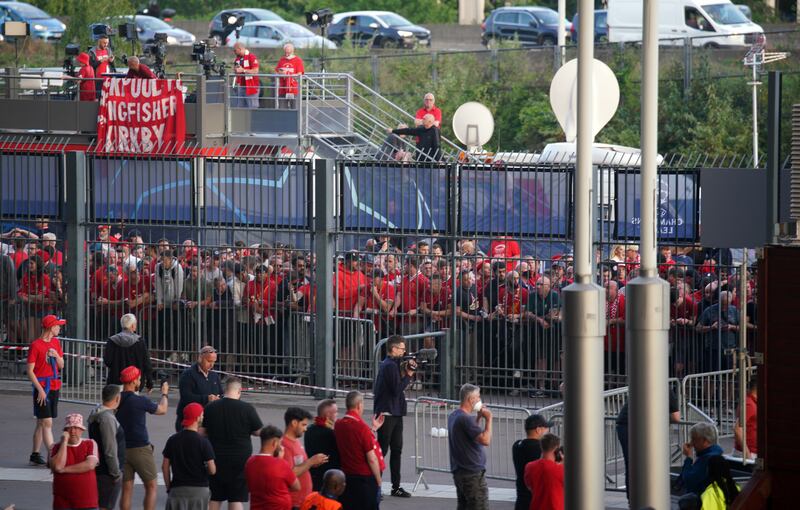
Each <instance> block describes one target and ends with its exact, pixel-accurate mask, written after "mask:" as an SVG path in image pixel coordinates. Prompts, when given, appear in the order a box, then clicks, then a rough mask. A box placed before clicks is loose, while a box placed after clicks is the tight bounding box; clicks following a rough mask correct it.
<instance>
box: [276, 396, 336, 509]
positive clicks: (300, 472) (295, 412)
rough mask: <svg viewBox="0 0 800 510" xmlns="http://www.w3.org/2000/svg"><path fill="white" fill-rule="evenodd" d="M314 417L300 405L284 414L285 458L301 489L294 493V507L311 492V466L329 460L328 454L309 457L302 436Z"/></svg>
mask: <svg viewBox="0 0 800 510" xmlns="http://www.w3.org/2000/svg"><path fill="white" fill-rule="evenodd" d="M311 418H313V416H311V413H309V412H308V411H306V410H305V409H302V408H300V407H290V408H288V409H287V410H286V412H285V413H284V415H283V421H284V423H285V424H286V430H285V431H284V433H283V438H282V439H281V447H283V452H284V453H283V460H285V461H286V462H287V464H289V467H290V468H291V469H292V472H293V473H294V475H295V476H296V477H297V479H298V480H299V481H300V490H299V491H297V492H293V493H292V508H300V506H301V505H302V504H303V501H304V500H305V499H306V496H308V495H309V494H311V490H312V483H311V473H310V472H309V470H310V469H311V468H314V467H317V466H320V465H322V464H325V463H326V462H328V456H327V455H325V454H324V453H318V454H316V455H314V456H313V457H311V458H310V459H309V458H308V455H306V451H305V449H304V448H303V445H302V444H300V438H301V437H303V434H305V433H306V429H307V428H308V422H309V421H310V420H311Z"/></svg>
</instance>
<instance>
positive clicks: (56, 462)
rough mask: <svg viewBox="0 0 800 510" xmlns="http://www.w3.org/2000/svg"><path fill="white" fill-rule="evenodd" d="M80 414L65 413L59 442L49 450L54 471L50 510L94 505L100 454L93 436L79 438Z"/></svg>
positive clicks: (81, 417) (82, 429)
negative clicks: (96, 472)
mask: <svg viewBox="0 0 800 510" xmlns="http://www.w3.org/2000/svg"><path fill="white" fill-rule="evenodd" d="M85 430H86V427H85V426H84V425H83V416H81V415H80V414H77V413H74V414H69V415H67V418H66V420H65V422H64V433H63V435H62V436H61V442H60V443H58V444H57V445H55V446H53V448H52V451H51V452H50V469H51V470H52V471H53V510H61V509H68V508H97V507H98V497H97V476H96V475H95V471H94V468H95V467H97V464H98V462H99V461H100V457H99V456H98V453H97V443H95V442H94V440H93V439H82V438H81V435H82V434H83V432H84V431H85Z"/></svg>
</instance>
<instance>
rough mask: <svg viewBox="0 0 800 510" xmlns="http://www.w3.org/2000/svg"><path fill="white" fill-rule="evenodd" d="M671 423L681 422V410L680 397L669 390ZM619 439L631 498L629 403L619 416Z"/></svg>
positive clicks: (628, 494) (627, 491) (626, 494)
mask: <svg viewBox="0 0 800 510" xmlns="http://www.w3.org/2000/svg"><path fill="white" fill-rule="evenodd" d="M669 421H670V423H678V422H680V421H681V410H680V404H679V402H678V395H677V394H675V392H674V391H672V390H669ZM617 439H619V443H620V445H621V446H622V458H623V460H624V461H625V496H627V497H628V498H630V489H629V488H628V487H630V483H629V477H628V403H627V402H625V405H623V406H622V409H620V410H619V414H618V415H617Z"/></svg>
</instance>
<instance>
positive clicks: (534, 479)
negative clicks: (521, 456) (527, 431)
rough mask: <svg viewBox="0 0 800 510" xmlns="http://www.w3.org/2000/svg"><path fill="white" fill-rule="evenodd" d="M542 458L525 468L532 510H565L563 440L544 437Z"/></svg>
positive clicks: (529, 463) (546, 435)
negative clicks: (531, 496) (531, 495)
mask: <svg viewBox="0 0 800 510" xmlns="http://www.w3.org/2000/svg"><path fill="white" fill-rule="evenodd" d="M541 444H542V457H541V458H540V459H539V460H534V461H533V462H528V464H527V465H526V466H525V485H526V486H527V487H528V489H530V491H531V494H533V498H532V499H531V507H530V510H564V464H563V462H564V459H563V453H562V452H561V439H559V438H558V436H556V435H554V434H545V435H544V436H542V440H541Z"/></svg>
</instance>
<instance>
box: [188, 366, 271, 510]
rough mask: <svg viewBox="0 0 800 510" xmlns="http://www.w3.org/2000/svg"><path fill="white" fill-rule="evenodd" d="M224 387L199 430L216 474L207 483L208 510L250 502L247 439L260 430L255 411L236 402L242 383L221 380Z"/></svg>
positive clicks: (249, 405)
mask: <svg viewBox="0 0 800 510" xmlns="http://www.w3.org/2000/svg"><path fill="white" fill-rule="evenodd" d="M224 387H225V393H224V395H223V397H222V399H220V400H215V401H214V402H211V403H210V404H208V405H207V406H206V408H205V411H204V413H203V428H205V431H206V436H207V437H208V440H209V441H210V442H211V446H212V447H213V448H214V457H215V461H216V465H217V473H216V474H215V475H214V476H212V477H211V479H210V481H209V485H210V488H211V508H212V509H216V508H220V507H221V506H222V502H223V501H227V502H228V508H236V507H237V506H238V505H236V503H239V505H241V504H242V503H246V502H247V501H248V500H249V499H250V498H249V493H248V491H247V480H246V479H245V476H244V465H245V463H247V459H249V458H250V455H251V454H252V453H253V443H252V442H251V441H250V436H257V435H258V433H259V431H260V430H261V427H263V426H264V425H263V423H261V418H259V417H258V413H257V412H256V409H255V407H253V406H252V404H248V403H247V402H242V401H241V400H240V398H241V396H242V381H241V380H240V379H239V378H238V377H232V376H231V377H228V378H227V379H225V383H224ZM240 507H241V506H240Z"/></svg>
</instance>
